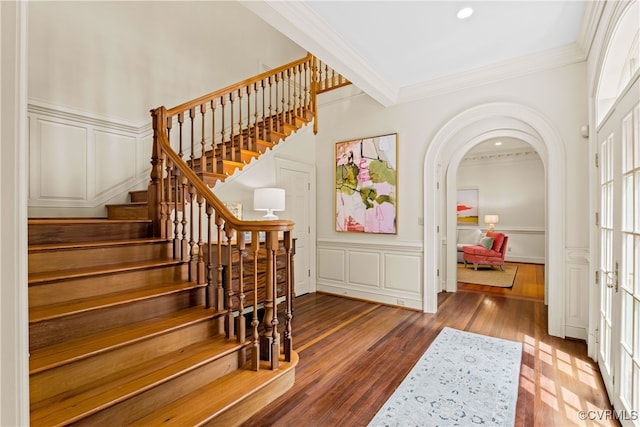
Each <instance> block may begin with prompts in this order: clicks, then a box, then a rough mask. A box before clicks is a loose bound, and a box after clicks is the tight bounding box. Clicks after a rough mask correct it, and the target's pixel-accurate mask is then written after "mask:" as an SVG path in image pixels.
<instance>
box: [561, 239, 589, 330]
mask: <svg viewBox="0 0 640 427" xmlns="http://www.w3.org/2000/svg"><path fill="white" fill-rule="evenodd" d="M565 259H566V260H567V270H566V274H567V281H566V283H567V287H566V292H567V294H566V296H565V300H566V307H565V324H566V330H565V334H566V335H567V336H568V337H572V338H579V339H583V340H586V339H587V327H588V322H589V250H588V249H587V248H568V249H567V252H566V256H565Z"/></svg>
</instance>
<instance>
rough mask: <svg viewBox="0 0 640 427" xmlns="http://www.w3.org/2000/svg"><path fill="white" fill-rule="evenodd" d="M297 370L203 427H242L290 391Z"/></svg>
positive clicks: (289, 372)
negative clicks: (242, 424)
mask: <svg viewBox="0 0 640 427" xmlns="http://www.w3.org/2000/svg"><path fill="white" fill-rule="evenodd" d="M295 376H296V374H295V369H290V370H289V371H287V373H285V374H284V375H282V376H280V377H278V378H277V379H276V380H275V381H272V382H270V383H269V384H267V385H266V386H265V387H263V388H261V389H260V391H258V392H256V393H253V394H252V395H251V396H249V397H247V398H246V399H243V400H241V401H240V402H238V403H237V404H236V405H233V406H231V407H230V408H228V409H227V410H226V411H223V412H222V413H220V414H216V416H215V417H213V418H212V419H211V420H209V421H208V422H205V423H204V424H202V425H201V426H202V427H219V426H232V425H240V424H241V423H243V422H244V421H246V420H248V419H249V418H251V417H252V416H253V415H254V414H255V413H256V412H258V411H259V410H261V409H262V408H264V407H265V406H267V405H268V404H270V403H271V402H273V401H274V400H276V399H277V398H278V397H280V396H281V395H282V394H283V393H285V392H286V391H287V390H289V389H290V388H291V387H292V386H293V383H294V382H295V379H296V378H295Z"/></svg>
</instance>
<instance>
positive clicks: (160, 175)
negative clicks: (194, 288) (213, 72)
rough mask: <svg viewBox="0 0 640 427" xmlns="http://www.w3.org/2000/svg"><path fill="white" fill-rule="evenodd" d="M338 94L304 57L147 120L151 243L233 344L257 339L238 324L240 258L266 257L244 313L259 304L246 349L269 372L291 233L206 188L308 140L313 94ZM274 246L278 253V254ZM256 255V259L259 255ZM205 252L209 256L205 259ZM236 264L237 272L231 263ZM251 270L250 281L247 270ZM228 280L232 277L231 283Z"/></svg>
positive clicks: (332, 79) (323, 71)
mask: <svg viewBox="0 0 640 427" xmlns="http://www.w3.org/2000/svg"><path fill="white" fill-rule="evenodd" d="M346 84H349V82H348V81H347V80H346V79H344V77H342V76H341V75H339V74H337V73H335V71H333V70H332V69H330V68H329V67H328V66H327V65H326V64H323V63H322V62H321V61H320V60H318V59H316V58H315V57H314V56H313V55H311V54H307V55H306V56H305V57H303V58H301V59H298V60H296V61H293V62H290V63H289V64H285V65H283V66H281V67H278V68H275V69H273V70H269V71H266V72H264V73H261V74H259V75H257V76H255V77H252V78H249V79H245V80H243V81H241V82H238V83H235V84H233V85H229V86H227V87H225V88H222V89H220V90H217V91H214V92H211V93H209V94H206V95H204V96H201V97H198V98H196V99H194V100H191V101H189V102H185V103H183V104H180V105H178V106H176V107H173V108H170V109H166V108H165V107H159V108H156V109H154V110H152V111H151V116H152V122H153V147H152V156H151V166H152V167H151V174H150V177H151V180H150V183H149V217H150V219H151V221H152V227H153V232H154V235H155V236H157V237H161V238H165V239H168V240H172V241H173V254H174V258H176V259H179V260H183V261H185V262H187V263H188V265H189V269H188V272H189V280H191V281H195V282H198V283H202V284H206V287H207V292H206V295H207V298H206V307H207V308H209V307H210V308H213V309H215V310H216V311H219V312H223V311H224V312H225V313H226V315H225V317H224V322H222V323H221V324H220V325H219V327H220V331H221V332H224V333H225V334H226V335H227V337H229V338H231V337H233V336H236V338H237V339H238V341H240V342H243V340H244V337H245V336H246V333H247V332H248V333H249V335H254V336H255V335H256V331H257V328H256V324H255V322H256V316H255V314H254V320H253V321H252V322H251V328H252V329H253V330H252V331H246V329H247V325H246V322H245V320H244V316H243V315H240V313H243V312H244V309H245V307H246V302H247V301H245V298H246V295H245V292H248V291H249V288H246V289H245V283H246V282H245V280H244V279H245V277H244V274H245V273H244V271H243V270H244V267H243V266H244V261H243V260H242V257H243V256H246V254H247V252H250V253H253V254H254V261H257V259H256V256H257V254H258V253H259V251H262V250H264V249H266V262H267V274H266V276H265V279H264V283H263V285H261V286H263V287H260V289H258V287H257V279H255V277H254V281H253V283H251V285H252V289H253V290H252V291H251V292H253V294H254V295H253V301H251V302H250V303H251V304H252V305H253V309H254V310H255V309H256V306H257V305H258V303H260V304H264V308H265V315H264V319H263V323H262V325H263V327H264V333H263V335H262V337H261V339H260V341H261V342H262V345H260V343H258V342H253V343H252V344H253V347H254V350H253V351H259V352H260V354H262V355H263V358H266V359H268V360H270V361H271V368H272V369H276V368H277V364H278V357H277V355H278V354H279V353H280V339H281V336H280V333H279V331H278V323H279V321H278V310H277V307H278V301H277V299H278V291H279V288H278V274H277V272H276V269H277V267H276V265H277V263H276V253H277V252H279V253H281V254H282V253H284V254H286V257H287V260H286V263H285V264H286V277H285V279H284V284H285V286H284V287H285V289H284V298H285V300H286V307H285V322H284V323H285V324H284V334H283V337H284V338H283V339H284V341H285V342H284V349H285V351H284V352H285V360H291V352H292V345H291V325H290V322H291V314H292V310H291V302H292V295H293V282H292V280H293V271H292V269H293V260H292V258H293V255H294V252H295V250H294V249H293V245H292V241H291V240H292V230H293V223H292V222H291V221H287V220H275V221H262V220H260V221H243V220H240V219H238V218H236V217H235V216H234V215H233V214H232V213H231V212H230V211H229V210H228V209H227V207H226V206H225V204H224V203H223V202H222V201H221V200H220V199H218V197H216V195H215V194H214V193H213V192H212V190H211V187H212V186H213V185H215V182H216V181H218V180H224V179H225V178H226V177H227V176H229V175H230V174H232V173H234V171H235V170H236V169H241V168H242V167H243V165H244V164H246V163H248V162H249V161H251V160H252V159H254V158H255V157H257V156H259V155H260V154H261V153H262V152H264V151H266V150H267V149H269V148H271V147H273V146H274V145H275V144H277V143H278V142H279V141H280V140H282V139H283V138H286V136H287V135H288V134H290V133H291V132H294V131H295V130H297V129H299V128H300V127H301V126H303V125H304V124H306V123H307V122H308V121H309V120H310V119H311V118H313V119H314V132H317V107H316V100H317V94H318V93H322V92H326V91H328V90H331V89H335V88H338V87H342V86H344V85H346ZM252 97H253V99H252ZM245 100H246V101H245ZM252 105H253V107H254V111H252ZM174 125H175V126H174ZM172 144H173V145H174V146H172ZM214 227H215V230H214ZM205 231H206V232H205ZM244 233H249V234H250V236H251V245H250V247H251V250H250V251H247V250H246V249H245V247H246V245H245V241H244V240H245V234H244ZM260 233H263V234H264V236H266V238H265V239H264V240H263V243H257V242H258V236H259V234H260ZM279 238H280V239H282V240H279ZM214 242H215V244H214ZM256 244H258V249H256V247H255V245H256ZM281 244H282V245H283V248H284V249H283V250H280V245H281ZM262 247H264V249H260V248H262ZM214 252H215V253H216V254H217V255H215V256H214ZM236 255H237V256H238V257H239V258H238V259H239V260H240V262H237V261H233V260H234V257H236ZM223 262H224V263H225V264H223ZM253 267H254V269H256V271H257V262H254V263H253ZM238 271H239V272H238ZM235 274H239V276H238V279H236V278H235V277H236V276H234V275H235ZM249 280H250V278H248V279H247V281H249ZM247 285H248V283H247ZM259 290H260V291H263V290H264V297H261V299H260V301H258V300H257V299H256V298H257V294H258V291H259ZM254 341H256V340H255V338H254ZM259 347H262V348H259ZM252 361H253V363H252V364H253V366H254V368H255V369H257V366H258V365H259V364H258V363H257V362H255V360H254V359H253V358H252Z"/></svg>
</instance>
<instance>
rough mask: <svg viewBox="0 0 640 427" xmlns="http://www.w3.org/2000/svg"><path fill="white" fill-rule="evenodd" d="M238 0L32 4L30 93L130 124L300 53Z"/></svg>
mask: <svg viewBox="0 0 640 427" xmlns="http://www.w3.org/2000/svg"><path fill="white" fill-rule="evenodd" d="M305 53H306V52H305V51H304V50H303V49H301V48H300V47H299V46H297V45H296V44H295V43H293V42H291V41H290V40H289V39H287V38H286V37H284V36H283V35H282V34H280V33H279V32H278V31H276V30H275V29H273V28H272V27H270V26H269V25H267V24H266V23H265V22H264V21H262V20H261V19H260V18H258V17H257V16H256V15H254V14H253V13H251V12H249V11H248V10H247V9H245V8H244V7H243V6H241V5H240V4H239V3H237V2H233V1H211V2H200V1H167V2H163V1H155V2H145V1H141V2H126V1H125V2H119V1H104V2H77V1H56V2H29V98H30V99H31V100H38V101H44V102H47V103H51V104H54V105H58V106H63V107H67V108H73V109H75V110H79V111H85V112H90V113H92V114H97V115H101V116H104V117H108V118H112V119H115V118H119V119H124V120H127V121H130V122H139V121H144V122H145V123H146V122H148V121H150V116H149V110H150V109H152V108H156V107H159V106H161V105H164V106H166V107H167V108H170V107H173V106H174V105H178V104H181V103H183V102H186V101H188V100H191V99H194V98H197V97H199V96H202V95H204V94H207V93H209V92H212V91H214V90H217V89H220V88H223V87H225V86H227V85H229V84H233V83H235V82H238V81H241V80H243V79H245V78H248V77H251V76H254V75H256V74H258V73H260V72H263V71H264V69H263V68H262V64H265V65H267V66H269V67H278V66H280V65H283V64H285V63H287V62H289V61H292V60H294V59H298V58H301V57H303V56H304V55H305Z"/></svg>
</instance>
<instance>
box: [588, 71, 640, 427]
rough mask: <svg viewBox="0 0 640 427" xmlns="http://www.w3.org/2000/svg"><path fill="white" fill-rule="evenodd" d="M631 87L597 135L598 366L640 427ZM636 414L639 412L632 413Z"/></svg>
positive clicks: (636, 125) (636, 166)
mask: <svg viewBox="0 0 640 427" xmlns="http://www.w3.org/2000/svg"><path fill="white" fill-rule="evenodd" d="M638 90H639V83H638V81H636V84H635V85H633V86H632V88H631V90H629V91H628V92H627V93H626V95H625V96H623V97H622V98H621V99H620V101H619V102H618V103H617V105H616V106H615V109H614V110H613V112H612V113H611V114H610V116H609V117H608V118H607V119H606V120H605V122H604V123H603V124H602V125H601V127H600V129H599V130H598V134H597V137H598V141H599V144H600V152H599V163H600V164H599V168H600V221H599V227H600V261H599V264H600V265H599V286H600V292H599V295H600V313H599V326H598V329H599V334H598V335H599V343H598V365H599V366H600V371H601V373H602V377H603V379H604V383H605V386H606V388H607V392H608V393H609V397H610V400H611V402H612V404H613V406H614V408H615V409H616V410H617V411H623V410H624V411H627V412H626V414H629V417H627V418H628V419H624V418H623V419H622V420H621V422H622V424H623V425H640V420H639V419H637V417H633V416H631V414H638V412H637V411H639V410H640V103H639V102H638V95H637V93H638ZM633 411H636V412H633Z"/></svg>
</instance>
